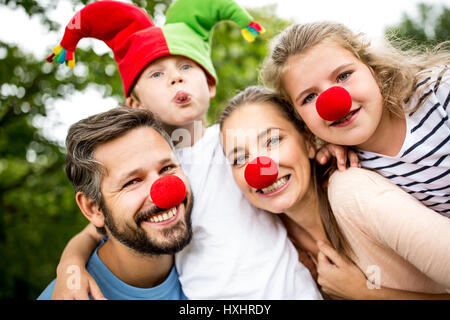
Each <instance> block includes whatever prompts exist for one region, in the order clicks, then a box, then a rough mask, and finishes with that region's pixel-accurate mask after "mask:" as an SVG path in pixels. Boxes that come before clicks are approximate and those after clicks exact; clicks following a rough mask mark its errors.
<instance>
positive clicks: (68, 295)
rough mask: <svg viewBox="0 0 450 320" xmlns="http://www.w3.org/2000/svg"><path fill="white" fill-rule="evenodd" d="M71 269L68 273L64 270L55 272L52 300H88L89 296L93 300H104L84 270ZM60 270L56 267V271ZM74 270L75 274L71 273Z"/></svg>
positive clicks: (92, 279)
mask: <svg viewBox="0 0 450 320" xmlns="http://www.w3.org/2000/svg"><path fill="white" fill-rule="evenodd" d="M71 267H74V268H72V269H70V271H68V270H69V269H67V268H65V269H66V270H61V271H60V272H57V277H56V282H55V288H54V289H53V294H52V300H89V296H91V297H92V298H93V299H94V300H106V298H105V297H104V296H103V294H102V292H101V290H100V288H99V287H98V285H97V283H96V282H95V280H94V278H93V277H92V276H91V274H90V273H89V272H88V271H87V270H86V269H85V268H81V267H79V266H77V265H72V266H71ZM62 268H63V267H58V270H60V269H62ZM69 268H70V267H69ZM74 269H76V272H73V270H74Z"/></svg>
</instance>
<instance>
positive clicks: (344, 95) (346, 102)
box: [316, 86, 352, 121]
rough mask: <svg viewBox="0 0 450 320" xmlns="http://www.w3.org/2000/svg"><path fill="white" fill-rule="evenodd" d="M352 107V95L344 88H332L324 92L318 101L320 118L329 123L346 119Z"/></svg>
mask: <svg viewBox="0 0 450 320" xmlns="http://www.w3.org/2000/svg"><path fill="white" fill-rule="evenodd" d="M351 107H352V97H351V96H350V93H349V92H348V91H347V90H345V89H344V88H342V87H339V86H335V87H331V88H329V89H327V90H325V91H324V92H322V93H321V94H320V95H319V97H318V98H317V101H316V109H317V113H318V114H319V116H320V117H321V118H322V119H324V120H327V121H336V120H339V119H341V118H343V117H345V116H346V115H347V114H348V113H349V111H350V109H351Z"/></svg>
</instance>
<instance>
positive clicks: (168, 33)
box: [47, 0, 264, 97]
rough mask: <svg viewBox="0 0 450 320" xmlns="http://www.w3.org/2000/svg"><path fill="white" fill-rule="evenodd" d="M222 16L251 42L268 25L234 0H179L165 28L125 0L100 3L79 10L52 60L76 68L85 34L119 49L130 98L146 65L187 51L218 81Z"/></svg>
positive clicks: (184, 53) (123, 81)
mask: <svg viewBox="0 0 450 320" xmlns="http://www.w3.org/2000/svg"><path fill="white" fill-rule="evenodd" d="M222 20H231V21H234V22H235V23H236V24H237V25H238V26H239V28H241V32H242V35H243V36H244V38H245V39H246V40H248V41H253V39H254V37H255V36H256V35H258V34H259V33H261V32H264V29H263V28H262V27H261V26H260V25H259V24H258V23H257V22H255V21H253V20H252V17H251V16H250V15H249V14H248V13H247V11H245V10H244V9H243V8H242V7H240V6H239V5H238V4H237V3H236V2H235V1H233V0H176V1H174V2H173V4H172V5H171V6H170V7H169V9H168V11H167V14H166V22H165V24H164V26H163V27H157V26H155V25H154V24H153V21H152V19H151V18H150V17H149V15H148V14H147V13H146V12H145V11H144V10H142V9H141V8H139V7H137V6H135V5H133V4H128V3H123V2H120V1H107V0H104V1H96V2H93V3H91V4H89V5H87V6H86V7H84V8H83V9H82V10H80V11H79V12H77V13H76V14H75V16H74V17H73V18H72V19H71V21H70V23H69V24H68V25H67V27H66V29H65V32H64V36H63V39H62V41H61V43H60V45H58V46H57V47H56V48H54V49H53V53H52V54H51V55H50V56H49V57H48V58H47V61H49V62H52V61H53V60H56V61H58V62H59V63H66V64H67V65H68V66H69V67H71V68H73V67H74V66H75V54H74V52H75V49H76V46H77V44H78V42H79V41H80V40H81V39H82V38H96V39H99V40H102V41H104V42H105V43H106V44H107V45H108V46H109V47H110V48H111V49H112V51H113V53H114V59H115V60H116V62H117V65H118V67H119V72H120V76H121V78H122V84H123V89H124V93H125V96H126V97H129V96H130V93H131V90H132V88H133V86H134V84H135V82H136V81H137V79H138V78H139V76H140V74H141V72H142V71H143V70H144V69H145V67H146V66H147V65H148V64H149V63H150V62H152V61H153V60H155V59H158V58H160V57H163V56H167V55H181V56H185V57H187V58H190V59H191V60H194V61H195V62H197V63H198V64H199V65H200V66H202V67H203V69H204V70H205V71H206V74H207V75H208V77H209V78H210V79H211V80H212V82H213V83H214V84H216V83H217V75H216V72H215V70H214V66H213V63H212V61H211V55H210V51H211V30H212V28H213V27H214V25H215V24H216V23H217V22H219V21H222Z"/></svg>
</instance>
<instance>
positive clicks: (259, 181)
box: [244, 156, 278, 189]
mask: <svg viewBox="0 0 450 320" xmlns="http://www.w3.org/2000/svg"><path fill="white" fill-rule="evenodd" d="M244 177H245V181H247V183H248V185H249V186H250V187H253V188H255V189H264V188H267V187H268V186H270V185H272V184H273V183H274V182H275V181H277V178H278V167H277V164H276V163H275V161H273V160H272V159H271V158H269V157H265V156H262V157H257V158H255V159H253V160H252V161H250V162H249V163H248V164H247V167H246V168H245V171H244Z"/></svg>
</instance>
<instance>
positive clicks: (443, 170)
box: [358, 65, 450, 218]
mask: <svg viewBox="0 0 450 320" xmlns="http://www.w3.org/2000/svg"><path fill="white" fill-rule="evenodd" d="M415 90H416V93H415V94H414V95H413V96H412V97H411V99H409V101H408V102H407V104H406V105H405V107H406V108H407V109H406V110H411V107H412V106H415V105H417V103H418V102H421V101H423V105H422V106H421V107H420V108H419V109H418V110H416V111H414V112H410V113H407V114H406V126H407V133H406V137H405V141H404V142H403V146H402V148H401V150H400V152H399V153H398V154H397V155H396V156H394V157H389V156H385V155H382V154H378V153H373V152H366V151H362V150H359V151H358V153H359V157H360V162H361V165H362V166H363V167H365V168H370V169H373V170H376V171H377V172H378V173H380V174H381V175H383V176H385V177H386V178H388V179H390V180H391V181H392V182H393V183H395V184H396V185H398V186H400V187H401V188H403V189H404V190H405V191H406V192H408V193H409V194H411V195H413V196H414V197H415V198H417V199H418V200H419V201H421V202H422V203H423V204H424V205H426V206H427V207H429V208H430V209H433V210H434V211H436V212H438V213H440V214H442V215H444V216H446V217H449V218H450V120H449V115H450V106H449V104H450V103H449V101H450V66H449V65H445V66H439V67H434V68H432V69H429V70H427V71H426V72H424V78H423V80H420V81H419V82H418V84H417V85H416V88H415Z"/></svg>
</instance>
